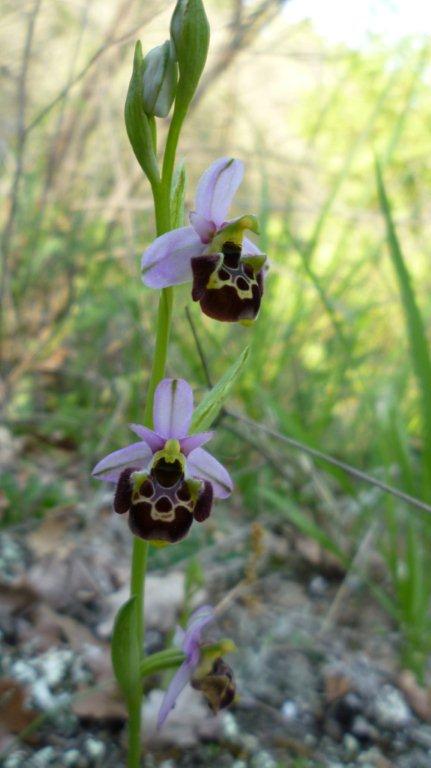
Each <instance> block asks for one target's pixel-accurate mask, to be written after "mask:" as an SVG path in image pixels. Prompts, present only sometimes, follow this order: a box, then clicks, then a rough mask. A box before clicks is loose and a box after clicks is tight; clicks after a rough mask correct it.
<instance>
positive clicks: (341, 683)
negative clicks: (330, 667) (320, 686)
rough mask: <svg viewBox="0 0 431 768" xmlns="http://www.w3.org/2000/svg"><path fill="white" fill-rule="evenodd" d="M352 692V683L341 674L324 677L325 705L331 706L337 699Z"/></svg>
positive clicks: (334, 673) (335, 673)
mask: <svg viewBox="0 0 431 768" xmlns="http://www.w3.org/2000/svg"><path fill="white" fill-rule="evenodd" d="M351 690H352V682H351V680H349V678H348V677H346V676H345V675H343V674H342V673H341V672H331V673H330V674H327V675H326V677H325V699H326V702H327V704H332V703H333V702H334V701H337V699H342V698H343V696H346V694H347V693H349V691H351Z"/></svg>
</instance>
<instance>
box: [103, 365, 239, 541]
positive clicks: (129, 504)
mask: <svg viewBox="0 0 431 768" xmlns="http://www.w3.org/2000/svg"><path fill="white" fill-rule="evenodd" d="M192 414H193V393H192V390H191V388H190V386H189V385H188V384H187V382H186V381H184V380H183V379H164V380H163V381H161V382H160V384H159V385H158V387H157V389H156V392H155V395H154V412H153V423H154V430H152V429H149V428H148V427H144V426H141V425H140V424H131V425H130V428H131V429H132V431H133V432H135V434H137V435H138V436H139V437H140V438H141V440H140V441H139V442H137V443H132V445H128V446H127V447H126V448H120V450H118V451H114V453H110V454H109V455H108V456H105V458H104V459H102V460H101V461H99V463H98V464H96V466H95V467H94V469H93V473H92V474H93V475H94V476H95V477H98V478H99V479H100V480H105V481H107V482H111V483H116V484H117V488H116V493H115V499H114V509H115V511H116V512H118V513H120V514H123V513H125V512H129V525H130V528H131V530H132V531H133V533H134V534H135V535H136V536H140V537H141V538H143V539H150V540H159V541H169V542H175V541H179V540H180V539H182V538H183V537H184V536H185V535H186V534H187V532H188V530H189V528H190V526H191V524H192V522H193V518H194V519H195V520H197V521H198V522H202V521H203V520H206V518H207V517H208V516H209V515H210V513H211V506H212V500H213V497H214V496H215V497H216V498H219V499H225V498H227V496H229V495H230V493H231V491H232V480H231V478H230V476H229V474H228V472H227V471H226V469H225V468H224V467H223V466H222V465H221V464H220V463H219V462H218V461H217V460H216V459H214V457H213V456H211V454H209V453H208V452H207V451H205V450H204V449H203V448H201V446H202V445H204V443H206V442H208V440H210V439H211V437H212V436H213V433H212V432H201V433H198V434H195V435H188V430H189V427H190V423H191V419H192Z"/></svg>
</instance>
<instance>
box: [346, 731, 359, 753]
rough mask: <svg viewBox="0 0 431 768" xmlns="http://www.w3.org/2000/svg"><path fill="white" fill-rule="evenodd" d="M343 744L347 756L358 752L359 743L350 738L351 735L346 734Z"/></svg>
mask: <svg viewBox="0 0 431 768" xmlns="http://www.w3.org/2000/svg"><path fill="white" fill-rule="evenodd" d="M343 744H344V747H345V749H346V751H347V752H348V753H349V754H356V752H358V751H359V743H358V740H357V739H355V737H354V736H352V734H351V733H346V735H345V736H344V739H343Z"/></svg>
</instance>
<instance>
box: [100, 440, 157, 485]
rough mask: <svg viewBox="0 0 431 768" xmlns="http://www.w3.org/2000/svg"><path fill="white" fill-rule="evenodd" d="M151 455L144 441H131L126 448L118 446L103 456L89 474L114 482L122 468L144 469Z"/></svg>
mask: <svg viewBox="0 0 431 768" xmlns="http://www.w3.org/2000/svg"><path fill="white" fill-rule="evenodd" d="M152 455H153V453H152V451H151V448H149V447H148V445H147V444H146V443H142V442H139V443H132V444H131V445H128V446H127V447H126V448H120V450H118V451H114V452H113V453H110V454H108V456H105V458H104V459H102V460H101V461H99V463H98V464H96V466H95V467H94V469H93V471H92V473H91V474H92V475H94V476H95V477H97V479H98V480H106V481H107V482H109V483H116V482H117V480H118V478H119V477H120V475H121V473H122V471H123V469H125V468H126V467H136V468H137V469H145V467H146V466H147V464H148V462H149V461H150V459H151V457H152Z"/></svg>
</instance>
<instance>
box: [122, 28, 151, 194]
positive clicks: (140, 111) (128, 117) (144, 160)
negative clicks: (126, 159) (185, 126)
mask: <svg viewBox="0 0 431 768" xmlns="http://www.w3.org/2000/svg"><path fill="white" fill-rule="evenodd" d="M143 63H144V62H143V58H142V46H141V43H140V42H137V43H136V47H135V56H134V59H133V72H132V77H131V80H130V84H129V90H128V92H127V98H126V104H125V107H124V119H125V121H126V129H127V135H128V137H129V141H130V143H131V145H132V148H133V151H134V153H135V156H136V159H137V161H138V163H139V165H140V166H141V168H142V170H143V171H144V173H145V174H146V176H147V177H148V179H149V181H150V183H151V184H155V183H157V181H158V179H159V170H158V166H157V159H156V155H155V152H154V147H153V139H152V135H151V128H150V123H149V120H148V116H147V115H146V113H145V111H144V105H143V96H142V76H143Z"/></svg>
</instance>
